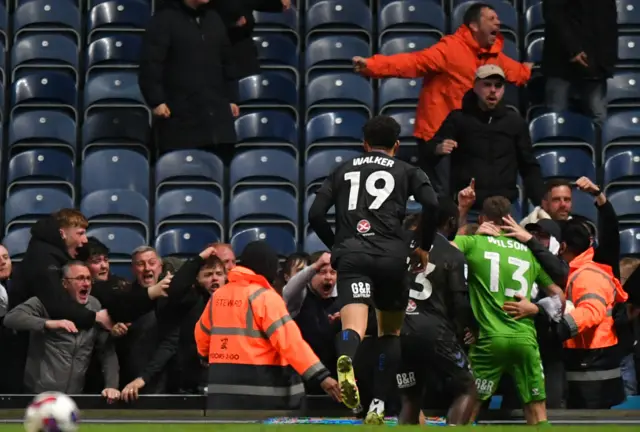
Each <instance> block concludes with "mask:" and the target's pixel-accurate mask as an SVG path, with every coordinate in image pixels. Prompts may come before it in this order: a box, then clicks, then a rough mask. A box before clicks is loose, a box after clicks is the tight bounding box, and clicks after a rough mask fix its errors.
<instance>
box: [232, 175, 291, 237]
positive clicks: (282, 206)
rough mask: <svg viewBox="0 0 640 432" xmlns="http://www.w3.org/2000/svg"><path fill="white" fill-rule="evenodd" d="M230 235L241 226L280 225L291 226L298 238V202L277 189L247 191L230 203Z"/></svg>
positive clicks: (263, 188) (266, 188)
mask: <svg viewBox="0 0 640 432" xmlns="http://www.w3.org/2000/svg"><path fill="white" fill-rule="evenodd" d="M229 224H230V227H229V233H230V234H231V236H233V234H234V233H235V232H236V231H237V227H238V226H241V225H256V224H260V225H264V224H269V225H271V224H278V225H285V226H290V227H291V228H292V229H293V232H294V233H295V234H294V236H295V237H296V238H297V231H298V201H297V199H296V198H295V196H293V195H292V194H290V193H288V192H286V191H284V190H281V189H275V188H268V187H256V188H254V189H245V190H243V191H241V192H238V193H236V194H235V195H234V196H232V197H231V200H230V202H229Z"/></svg>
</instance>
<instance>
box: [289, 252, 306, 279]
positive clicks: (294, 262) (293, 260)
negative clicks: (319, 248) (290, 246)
mask: <svg viewBox="0 0 640 432" xmlns="http://www.w3.org/2000/svg"><path fill="white" fill-rule="evenodd" d="M309 263H310V258H309V254H308V253H306V252H296V253H293V254H291V255H289V256H288V257H287V259H286V260H284V263H283V264H282V273H283V274H289V273H291V271H292V270H293V269H294V268H296V267H298V266H299V265H300V264H304V265H305V266H307V265H309Z"/></svg>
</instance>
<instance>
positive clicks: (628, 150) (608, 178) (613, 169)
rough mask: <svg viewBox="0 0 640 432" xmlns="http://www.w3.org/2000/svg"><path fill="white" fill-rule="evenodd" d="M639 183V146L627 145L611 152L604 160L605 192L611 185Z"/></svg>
mask: <svg viewBox="0 0 640 432" xmlns="http://www.w3.org/2000/svg"><path fill="white" fill-rule="evenodd" d="M639 184H640V147H638V146H634V147H632V146H628V147H625V148H623V149H619V150H617V151H615V152H611V154H610V155H608V157H607V159H606V160H605V162H604V187H605V189H604V190H605V193H606V192H607V190H608V189H609V188H610V187H612V186H625V185H639Z"/></svg>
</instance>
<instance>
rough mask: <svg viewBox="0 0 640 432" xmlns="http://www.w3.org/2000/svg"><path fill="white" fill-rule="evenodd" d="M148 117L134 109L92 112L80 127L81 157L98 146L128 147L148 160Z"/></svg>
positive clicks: (149, 133)
mask: <svg viewBox="0 0 640 432" xmlns="http://www.w3.org/2000/svg"><path fill="white" fill-rule="evenodd" d="M150 137H151V127H150V126H149V117H148V115H147V114H146V113H144V112H143V111H141V110H136V109H127V108H123V109H106V110H99V109H98V110H92V111H91V112H90V113H88V114H87V117H86V118H85V121H84V123H83V124H82V157H83V159H84V157H85V155H86V154H87V152H90V151H92V150H95V149H99V148H101V147H127V148H128V147H131V148H132V149H135V150H138V151H140V152H142V153H144V154H145V155H147V158H148V157H149V147H148V145H147V144H148V143H149V141H150Z"/></svg>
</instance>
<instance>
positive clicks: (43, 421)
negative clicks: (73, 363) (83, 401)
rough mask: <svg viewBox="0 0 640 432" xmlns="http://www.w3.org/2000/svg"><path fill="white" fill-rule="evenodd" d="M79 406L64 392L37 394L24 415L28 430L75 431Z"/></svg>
mask: <svg viewBox="0 0 640 432" xmlns="http://www.w3.org/2000/svg"><path fill="white" fill-rule="evenodd" d="M78 418H79V413H78V406H77V405H76V403H75V402H74V401H73V399H71V398H70V397H69V396H67V395H66V394H64V393H59V392H46V393H41V394H39V395H38V396H36V397H35V398H34V399H33V401H32V402H31V403H30V404H29V406H28V407H27V412H26V414H25V416H24V429H25V431H26V432H74V431H76V430H78Z"/></svg>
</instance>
